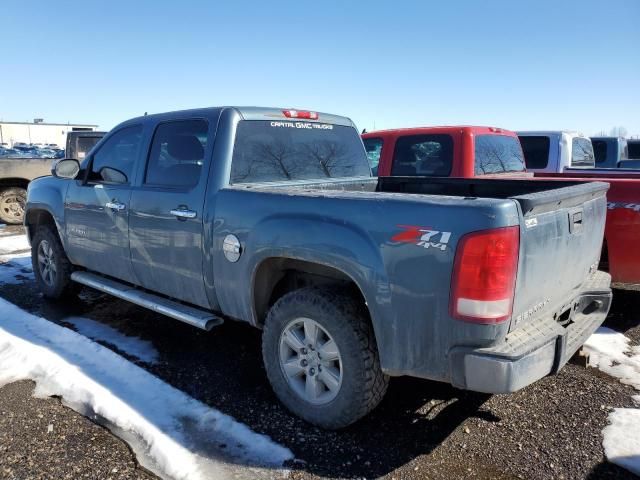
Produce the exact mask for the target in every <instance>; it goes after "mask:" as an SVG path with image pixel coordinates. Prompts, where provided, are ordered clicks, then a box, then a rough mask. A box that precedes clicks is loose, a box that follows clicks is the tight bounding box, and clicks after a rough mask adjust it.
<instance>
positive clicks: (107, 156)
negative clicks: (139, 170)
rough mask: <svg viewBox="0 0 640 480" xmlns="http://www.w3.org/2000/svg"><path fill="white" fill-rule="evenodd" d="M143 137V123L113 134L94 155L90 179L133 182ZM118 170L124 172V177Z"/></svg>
mask: <svg viewBox="0 0 640 480" xmlns="http://www.w3.org/2000/svg"><path fill="white" fill-rule="evenodd" d="M141 138H142V126H141V125H135V126H133V127H125V128H123V129H121V130H118V131H117V132H115V133H114V134H113V135H111V136H110V137H109V138H108V139H107V140H106V141H105V142H104V143H103V144H102V146H101V147H100V150H98V151H97V152H96V153H95V154H94V155H93V161H92V162H91V171H90V172H89V180H90V181H96V182H107V183H129V182H131V176H132V173H133V170H134V166H135V162H136V159H137V158H138V152H139V149H140V140H141ZM114 170H115V171H116V172H114ZM118 172H119V173H121V174H124V177H122V176H121V175H120V174H118Z"/></svg>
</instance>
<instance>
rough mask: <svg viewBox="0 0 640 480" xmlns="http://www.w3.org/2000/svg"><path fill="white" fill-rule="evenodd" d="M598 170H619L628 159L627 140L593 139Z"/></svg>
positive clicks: (612, 138)
mask: <svg viewBox="0 0 640 480" xmlns="http://www.w3.org/2000/svg"><path fill="white" fill-rule="evenodd" d="M591 144H592V145H593V152H594V155H595V159H596V164H595V166H596V168H618V167H620V166H621V165H620V163H621V162H622V161H624V160H626V159H627V158H628V152H627V140H626V139H624V138H622V137H591Z"/></svg>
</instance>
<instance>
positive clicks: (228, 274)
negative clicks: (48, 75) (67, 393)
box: [25, 107, 611, 428]
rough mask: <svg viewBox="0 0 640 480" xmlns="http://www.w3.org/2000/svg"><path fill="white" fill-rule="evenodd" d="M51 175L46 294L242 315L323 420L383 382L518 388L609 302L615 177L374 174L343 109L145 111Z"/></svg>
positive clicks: (279, 391)
mask: <svg viewBox="0 0 640 480" xmlns="http://www.w3.org/2000/svg"><path fill="white" fill-rule="evenodd" d="M53 173H54V176H53V177H45V178H40V179H38V180H35V181H34V182H32V183H31V184H30V186H29V192H28V200H27V212H26V221H25V223H26V227H27V230H28V236H29V239H30V242H31V246H32V261H33V266H34V275H35V278H36V282H37V284H38V286H39V288H40V289H41V291H42V293H43V294H44V296H45V297H47V298H50V299H59V298H63V297H66V296H69V295H72V294H74V293H75V292H76V291H77V287H78V285H85V286H89V287H92V288H95V289H98V290H100V291H102V292H106V293H108V294H110V295H113V296H115V297H118V298H121V299H124V300H127V301H129V302H132V303H135V304H137V305H141V306H143V307H146V308H150V309H153V310H155V311H157V312H158V313H161V314H164V315H167V316H169V317H172V318H175V319H177V320H181V321H183V322H186V323H189V324H191V325H194V326H196V327H199V328H202V329H205V330H209V329H211V328H212V327H214V326H216V325H218V324H220V323H221V322H223V321H224V320H225V319H230V320H238V321H245V322H249V323H250V324H251V325H253V326H255V327H258V328H260V329H262V355H263V361H264V366H265V369H266V373H267V377H268V379H269V381H270V383H271V385H272V387H273V390H274V392H275V394H276V396H277V397H278V398H279V399H280V400H281V401H282V403H284V405H286V406H287V407H288V408H289V409H290V410H291V411H292V412H294V413H295V414H297V415H299V416H300V417H302V418H304V419H306V420H307V421H309V422H311V423H314V424H316V425H319V426H321V427H324V428H340V427H344V426H346V425H349V424H351V423H352V422H354V421H356V420H358V419H359V418H361V417H362V416H364V415H365V414H367V413H368V412H369V411H370V410H371V409H373V408H374V407H375V406H376V405H377V404H378V403H379V401H380V400H381V399H382V397H383V395H384V393H385V391H386V388H387V383H388V378H389V376H398V375H411V376H416V377H422V378H429V379H433V380H439V381H443V382H449V383H451V384H453V385H455V386H456V387H459V388H462V389H469V390H476V391H481V392H491V393H508V392H513V391H516V390H518V389H520V388H522V387H524V386H526V385H528V384H530V383H532V382H534V381H535V380H537V379H539V378H541V377H544V376H545V375H548V374H552V373H554V372H557V371H558V369H560V368H561V367H562V366H563V365H564V364H565V362H567V361H568V359H569V358H570V357H571V356H572V355H573V353H574V352H575V351H576V350H577V349H578V348H579V347H580V346H581V345H582V343H583V342H584V341H585V340H586V338H587V337H588V336H589V335H590V334H591V333H592V332H593V331H594V330H595V329H596V328H597V327H598V326H599V325H600V324H601V323H602V322H603V320H604V318H605V316H606V314H607V312H608V309H609V305H610V300H611V290H610V277H609V275H608V274H606V273H604V272H599V271H598V270H597V268H596V267H597V265H598V261H599V256H600V250H601V246H602V245H601V244H602V235H603V230H604V223H605V215H606V198H605V195H606V191H607V185H606V184H604V183H580V182H577V183H576V182H562V181H546V182H545V181H540V180H538V181H533V180H527V179H523V180H508V179H507V180H498V179H493V178H483V179H448V178H437V179H436V178H431V179H430V178H424V177H399V178H385V177H380V178H373V177H371V171H370V168H369V164H368V161H367V156H366V153H365V149H364V148H363V144H362V141H361V140H360V137H359V135H358V132H357V130H356V129H355V127H354V125H353V123H352V122H351V121H350V120H349V119H348V118H345V117H340V116H335V115H330V114H325V113H317V112H311V111H301V110H289V109H284V110H283V109H275V108H256V107H220V108H205V109H197V110H187V111H182V112H172V113H165V114H157V115H148V116H144V117H139V118H134V119H131V120H128V121H126V122H124V123H122V124H120V125H118V126H117V127H115V128H114V129H113V130H112V131H111V132H110V133H109V134H107V135H106V136H105V137H104V138H103V139H102V140H101V141H100V143H99V144H98V145H96V147H95V148H94V149H93V150H92V151H91V152H90V153H89V155H88V156H87V157H86V158H85V160H84V161H83V162H82V164H80V163H79V162H78V161H77V160H75V159H64V160H60V161H58V162H57V163H56V165H55V166H54V171H53ZM229 373H230V376H231V375H232V374H233V372H229ZM230 381H232V380H230Z"/></svg>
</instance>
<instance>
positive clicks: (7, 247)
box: [0, 235, 31, 255]
mask: <svg viewBox="0 0 640 480" xmlns="http://www.w3.org/2000/svg"><path fill="white" fill-rule="evenodd" d="M19 250H31V246H30V245H29V240H27V236H26V235H10V236H6V237H2V241H1V242H0V255H4V254H6V253H12V252H17V251H19Z"/></svg>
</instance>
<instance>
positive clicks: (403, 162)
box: [391, 135, 453, 177]
mask: <svg viewBox="0 0 640 480" xmlns="http://www.w3.org/2000/svg"><path fill="white" fill-rule="evenodd" d="M452 164H453V139H452V138H451V136H450V135H410V136H406V137H400V138H398V140H397V141H396V147H395V149H394V151H393V164H392V166H391V174H392V175H399V176H429V177H447V176H449V175H450V174H451V166H452Z"/></svg>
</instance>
